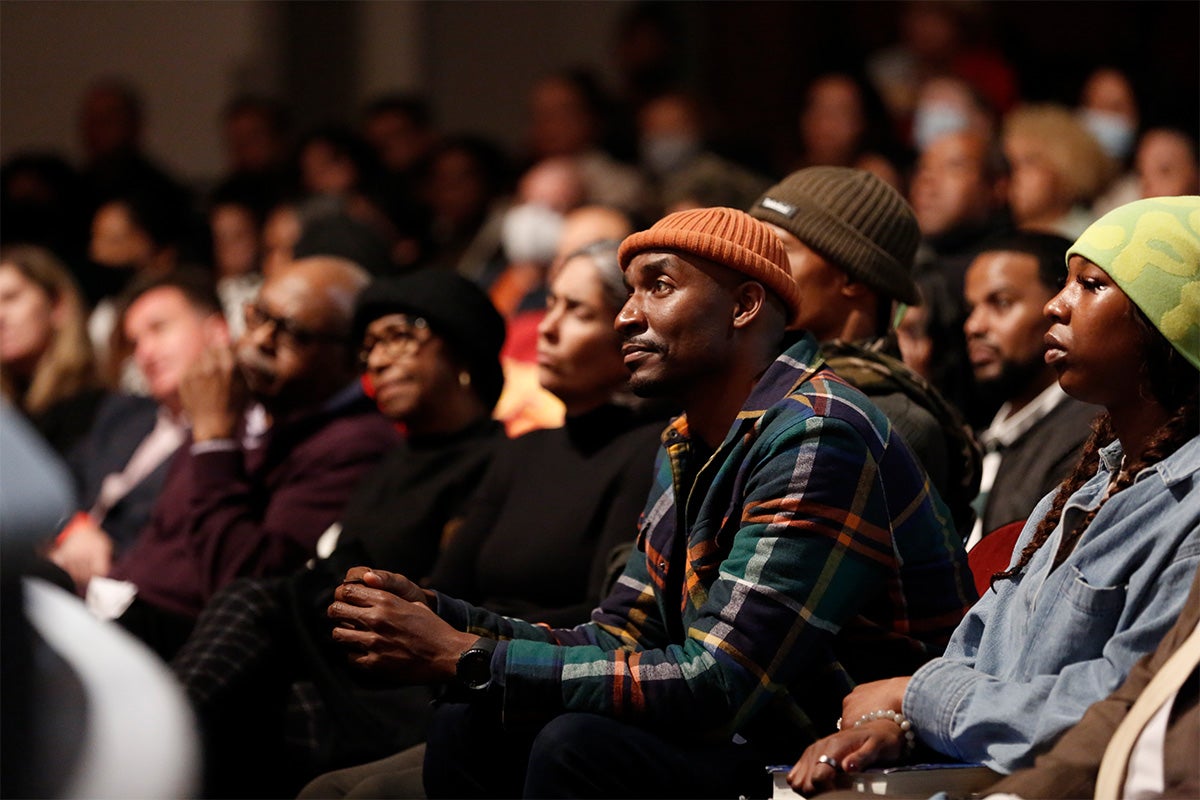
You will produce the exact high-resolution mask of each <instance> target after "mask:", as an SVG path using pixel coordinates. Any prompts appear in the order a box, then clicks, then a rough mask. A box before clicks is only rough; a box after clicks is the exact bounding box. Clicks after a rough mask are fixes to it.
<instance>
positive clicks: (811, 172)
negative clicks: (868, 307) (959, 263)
mask: <svg viewBox="0 0 1200 800" xmlns="http://www.w3.org/2000/svg"><path fill="white" fill-rule="evenodd" d="M750 216H752V217H754V218H755V219H760V220H762V221H763V222H769V223H771V224H772V225H778V226H779V227H781V228H783V229H784V230H786V231H788V232H789V233H791V234H792V235H793V236H795V237H796V238H797V239H799V240H800V241H801V242H803V243H804V244H805V245H807V246H808V247H810V248H812V249H813V250H815V251H816V252H817V253H819V254H820V255H821V256H822V257H823V258H825V259H827V260H828V261H829V262H830V263H832V264H833V265H835V266H837V267H838V268H840V269H842V270H845V271H846V272H847V273H848V274H849V275H850V276H851V277H853V278H854V279H855V280H858V281H862V282H863V283H865V284H867V285H868V286H870V287H871V288H872V289H874V290H875V291H877V292H879V293H880V294H882V295H885V296H887V297H890V298H895V299H896V300H899V301H901V302H904V303H908V304H909V305H914V304H916V303H917V302H918V300H917V298H918V295H917V286H916V284H915V283H914V282H913V278H912V269H913V257H914V256H915V255H916V252H917V244H918V243H919V241H920V238H921V231H920V228H918V227H917V217H916V214H914V213H913V210H912V207H911V206H909V204H908V203H907V202H906V201H905V200H904V198H903V197H901V196H900V193H899V192H897V191H896V190H895V189H893V188H892V187H891V186H889V185H888V184H887V183H885V182H884V181H883V180H881V179H880V178H878V177H876V176H875V175H874V174H872V173H870V172H866V171H864V170H861V169H850V168H847V167H809V168H808V169H802V170H800V171H798V172H793V173H792V174H791V175H789V176H787V177H786V178H784V179H783V181H782V182H781V183H778V184H776V185H774V186H772V187H771V188H770V189H767V191H766V192H765V193H764V194H763V196H762V197H760V198H758V200H757V201H756V202H755V203H754V205H753V206H751V207H750Z"/></svg>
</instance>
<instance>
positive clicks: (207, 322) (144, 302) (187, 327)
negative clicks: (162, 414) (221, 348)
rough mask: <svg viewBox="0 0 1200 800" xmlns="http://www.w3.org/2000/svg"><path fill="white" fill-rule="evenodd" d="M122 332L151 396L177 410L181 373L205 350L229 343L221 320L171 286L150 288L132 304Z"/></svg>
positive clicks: (126, 313) (227, 331)
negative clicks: (192, 302)
mask: <svg viewBox="0 0 1200 800" xmlns="http://www.w3.org/2000/svg"><path fill="white" fill-rule="evenodd" d="M124 331H125V338H126V339H127V340H128V341H129V346H130V347H131V348H132V351H133V360H134V363H135V364H137V366H138V369H139V370H141V372H142V375H143V376H144V377H145V378H146V383H147V385H148V386H149V387H150V394H151V395H152V396H153V397H154V399H155V400H157V401H158V402H160V403H163V404H165V405H166V406H168V407H169V408H172V409H175V410H177V409H178V407H179V395H178V391H179V382H180V380H181V379H182V378H183V374H184V373H185V372H186V371H187V370H188V368H189V367H190V366H191V365H192V364H193V363H194V362H195V361H196V359H197V358H199V357H200V354H201V353H203V352H204V351H205V350H206V349H207V348H209V347H212V346H217V345H227V344H229V330H228V328H227V327H226V325H225V319H224V318H223V317H222V316H221V315H220V314H218V313H215V312H211V311H205V310H201V309H198V308H196V307H195V306H193V305H192V304H191V303H190V302H189V301H188V299H187V296H186V295H185V294H184V293H183V292H182V291H181V290H180V289H178V288H176V287H174V286H160V287H158V288H155V289H151V290H149V291H148V292H145V293H144V294H142V295H140V296H139V297H138V298H137V299H136V300H134V301H133V302H132V303H130V305H129V308H128V309H127V310H126V312H125V318H124Z"/></svg>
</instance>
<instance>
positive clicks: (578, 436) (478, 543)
mask: <svg viewBox="0 0 1200 800" xmlns="http://www.w3.org/2000/svg"><path fill="white" fill-rule="evenodd" d="M665 424H666V423H665V419H663V418H662V417H657V418H655V419H653V420H651V421H648V420H647V418H646V417H645V416H640V417H639V416H638V415H636V414H634V413H633V412H631V411H630V410H629V409H626V408H622V407H618V406H613V405H608V406H602V407H600V408H598V409H596V410H594V411H591V412H588V413H586V414H582V415H579V416H577V417H570V418H568V419H567V421H566V425H565V426H564V427H562V428H555V429H551V430H540V431H533V432H532V433H528V434H526V435H524V436H521V437H519V438H517V439H514V440H512V441H510V442H507V443H506V444H504V445H503V446H502V447H501V448H500V451H499V452H498V453H497V454H496V457H495V459H494V460H493V462H492V465H491V467H490V468H489V470H488V473H487V476H486V477H485V478H484V481H483V484H482V485H481V486H480V489H479V492H478V494H476V495H475V497H474V498H473V499H472V501H471V504H470V507H469V510H468V513H467V517H466V519H465V520H464V522H463V525H462V527H461V528H460V529H459V530H458V532H457V533H456V534H455V536H454V538H453V539H452V540H451V542H450V544H449V545H448V546H447V548H446V550H445V551H444V552H443V554H442V557H441V558H440V559H439V560H438V563H437V565H436V566H435V567H434V571H433V574H432V576H431V577H430V580H429V585H430V586H431V587H432V588H435V589H438V590H440V591H442V592H445V593H446V594H449V595H451V596H454V597H459V598H462V599H464V600H467V601H469V602H472V603H474V604H476V605H481V606H483V607H485V608H487V609H489V610H491V611H496V612H499V613H501V614H507V615H510V616H519V617H521V618H522V619H526V620H529V621H531V622H547V623H550V624H551V625H556V626H560V625H575V624H578V623H580V622H584V621H586V620H587V618H588V615H589V613H590V612H591V610H592V608H594V607H595V606H596V604H597V603H598V602H599V600H600V593H601V591H602V590H603V588H604V579H605V576H606V574H607V573H608V569H609V566H610V565H609V555H610V552H611V551H612V549H613V548H614V547H616V546H617V545H620V544H623V543H632V542H633V540H634V538H635V536H636V534H637V520H638V514H639V513H640V512H641V510H642V507H643V506H644V505H645V502H646V498H647V496H648V495H649V492H650V483H651V478H652V475H653V466H654V456H655V453H656V452H657V450H658V446H659V435H660V433H661V431H662V429H663V427H664V426H665Z"/></svg>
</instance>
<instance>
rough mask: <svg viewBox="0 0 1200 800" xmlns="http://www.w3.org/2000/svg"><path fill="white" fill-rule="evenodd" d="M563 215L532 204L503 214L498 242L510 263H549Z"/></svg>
mask: <svg viewBox="0 0 1200 800" xmlns="http://www.w3.org/2000/svg"><path fill="white" fill-rule="evenodd" d="M562 227H563V216H562V214H559V213H558V212H557V211H555V210H553V209H551V208H546V207H545V206H542V205H536V204H534V203H522V204H521V205H516V206H513V207H512V208H510V209H509V210H508V211H506V212H505V213H504V222H503V223H502V224H501V227H500V241H501V243H502V244H503V245H504V254H505V255H506V256H508V260H509V261H519V262H532V263H537V264H549V263H550V262H551V261H553V260H554V255H555V253H556V252H557V251H558V239H559V237H560V236H561V235H562Z"/></svg>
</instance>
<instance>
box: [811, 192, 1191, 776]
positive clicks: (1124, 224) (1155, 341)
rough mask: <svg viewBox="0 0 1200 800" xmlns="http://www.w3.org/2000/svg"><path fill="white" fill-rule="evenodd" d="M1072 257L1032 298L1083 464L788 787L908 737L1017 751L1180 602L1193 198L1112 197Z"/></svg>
mask: <svg viewBox="0 0 1200 800" xmlns="http://www.w3.org/2000/svg"><path fill="white" fill-rule="evenodd" d="M1067 266H1068V278H1067V284H1066V286H1065V287H1064V288H1063V289H1062V291H1060V292H1059V293H1058V294H1057V295H1056V296H1055V297H1053V298H1052V299H1051V300H1050V302H1048V303H1047V304H1046V307H1045V310H1044V313H1045V315H1046V316H1047V317H1048V318H1049V319H1050V323H1051V325H1050V330H1049V332H1048V333H1047V335H1046V342H1045V343H1046V363H1048V364H1050V365H1052V366H1053V367H1054V368H1055V370H1056V371H1057V372H1058V382H1059V385H1061V386H1062V388H1063V390H1064V391H1066V392H1067V393H1068V394H1070V395H1071V396H1073V397H1075V398H1077V399H1079V400H1083V401H1084V402H1089V403H1095V404H1097V405H1101V406H1103V407H1104V409H1105V413H1104V414H1103V415H1101V416H1100V418H1099V419H1098V420H1097V422H1096V424H1095V426H1094V428H1093V434H1092V438H1091V439H1090V440H1089V441H1088V443H1087V444H1086V445H1085V447H1084V452H1083V455H1082V457H1081V459H1080V461H1079V464H1078V465H1077V466H1076V467H1075V470H1074V472H1073V473H1072V474H1071V475H1070V476H1068V478H1067V479H1066V480H1065V481H1064V482H1063V484H1062V485H1061V486H1059V488H1058V489H1057V490H1056V491H1055V492H1053V493H1051V494H1050V495H1047V496H1046V497H1045V498H1043V499H1042V501H1041V503H1039V505H1038V507H1037V508H1036V509H1035V510H1034V512H1033V514H1032V516H1031V517H1030V519H1029V521H1028V522H1027V523H1026V525H1025V528H1024V530H1023V531H1022V532H1021V536H1020V538H1019V539H1018V540H1017V543H1016V547H1015V550H1014V556H1013V560H1012V565H1011V566H1010V567H1009V568H1008V569H1007V570H1004V571H1003V572H1000V573H998V574H996V575H995V576H994V577H993V578H992V590H991V591H988V592H986V593H985V594H984V596H983V597H982V598H981V599H980V600H979V602H978V603H977V604H976V605H975V606H974V607H973V608H972V609H971V610H970V611H969V612H968V613H967V616H966V617H964V619H963V620H962V622H961V624H960V625H959V626H958V628H957V630H956V631H955V633H954V636H953V637H952V639H951V641H950V644H949V645H948V646H947V648H946V652H945V654H944V655H943V656H942V657H941V658H935V659H933V660H932V661H930V662H929V663H927V664H925V665H924V666H922V667H921V668H920V669H919V670H918V671H917V672H916V673H915V674H914V675H912V676H911V677H904V678H894V679H891V680H887V681H876V682H874V683H867V684H863V685H861V686H859V687H858V688H856V689H855V690H854V691H853V692H852V693H851V694H850V695H849V696H848V697H847V698H846V700H845V701H844V703H843V717H842V722H841V731H840V732H839V733H836V734H834V735H832V736H828V737H826V738H824V739H821V740H820V741H818V742H816V743H815V744H813V745H811V746H810V747H809V748H808V749H807V750H806V751H805V753H804V754H803V756H801V758H800V760H799V761H798V762H797V764H796V765H795V767H794V768H793V769H792V770H791V772H790V773H789V776H788V781H789V783H790V784H791V785H792V786H793V787H794V788H795V789H797V790H798V791H801V792H803V793H805V794H806V795H807V794H811V793H813V792H815V791H820V790H822V789H826V788H829V787H831V786H833V785H836V784H837V783H839V782H840V781H841V779H842V777H843V774H844V773H848V772H857V771H860V770H862V769H864V768H866V767H868V766H871V765H873V764H887V763H894V762H896V761H898V760H901V759H903V758H905V757H910V758H911V757H913V752H914V750H915V749H916V748H917V747H918V746H919V747H923V748H928V750H927V751H925V752H924V753H921V754H920V756H919V757H920V758H921V759H922V760H933V759H940V760H944V759H945V758H946V757H949V758H950V759H953V760H957V761H965V762H982V763H983V764H984V765H985V766H987V767H989V768H991V769H992V770H994V771H996V772H1000V773H1008V772H1011V771H1013V770H1015V769H1018V768H1020V767H1023V766H1027V765H1028V764H1030V763H1031V762H1032V761H1033V757H1034V756H1035V755H1036V754H1037V753H1038V752H1039V750H1041V749H1044V748H1045V747H1047V746H1048V745H1049V744H1050V743H1051V742H1053V741H1054V739H1055V738H1057V737H1058V735H1060V734H1061V733H1062V732H1063V731H1064V730H1065V729H1066V728H1068V727H1069V726H1070V725H1072V724H1073V723H1075V722H1076V721H1078V720H1079V719H1080V717H1082V716H1083V713H1084V711H1085V710H1086V709H1087V707H1088V706H1089V705H1090V704H1091V703H1093V702H1095V701H1098V700H1100V699H1102V698H1104V697H1105V696H1106V695H1108V693H1109V692H1111V691H1112V690H1113V689H1115V688H1116V687H1117V686H1118V685H1119V684H1120V683H1121V681H1122V680H1123V679H1124V678H1125V676H1126V675H1127V674H1128V673H1129V671H1130V669H1132V667H1133V665H1134V662H1136V661H1137V660H1138V658H1140V657H1141V656H1143V655H1145V654H1146V653H1148V652H1150V651H1151V650H1153V649H1154V647H1155V646H1156V645H1157V644H1158V642H1159V640H1160V639H1161V638H1162V637H1163V634H1164V633H1165V632H1166V631H1167V630H1168V629H1169V628H1170V627H1171V625H1172V623H1173V622H1174V620H1175V618H1176V617H1177V616H1178V615H1179V612H1180V609H1181V608H1182V606H1183V603H1184V598H1185V596H1186V595H1187V593H1188V589H1189V587H1190V585H1191V583H1192V578H1193V576H1194V575H1195V573H1196V569H1197V566H1198V565H1200V433H1198V431H1200V419H1198V416H1197V413H1198V412H1197V405H1198V395H1200V319H1198V318H1197V305H1196V298H1197V297H1198V296H1200V197H1195V196H1187V197H1169V198H1158V199H1154V200H1139V201H1136V202H1134V203H1129V204H1127V205H1124V206H1121V207H1119V208H1117V209H1115V210H1113V211H1111V212H1109V213H1108V214H1106V215H1104V216H1103V217H1101V218H1100V219H1099V220H1097V221H1096V222H1095V223H1093V224H1092V225H1091V226H1090V227H1089V228H1087V229H1086V230H1085V231H1084V233H1083V234H1082V235H1081V236H1080V237H1079V239H1078V240H1077V241H1076V242H1075V244H1074V245H1072V247H1071V248H1070V249H1069V250H1068V251H1067ZM1159 791H1160V792H1161V785H1160V788H1159ZM1130 796H1134V795H1130ZM1147 796H1148V795H1147Z"/></svg>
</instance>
